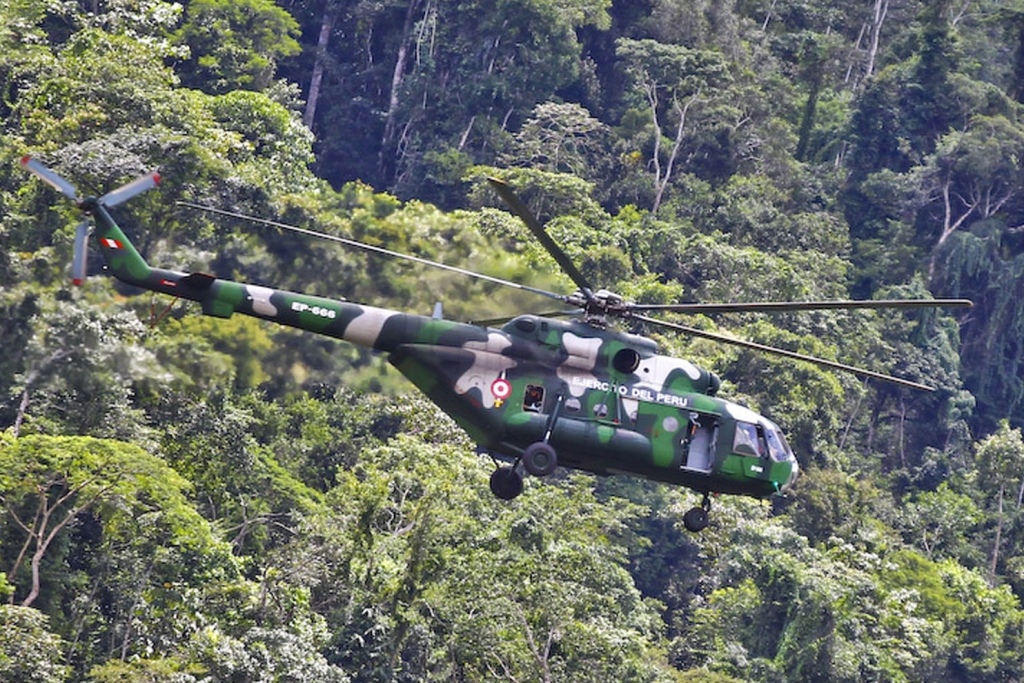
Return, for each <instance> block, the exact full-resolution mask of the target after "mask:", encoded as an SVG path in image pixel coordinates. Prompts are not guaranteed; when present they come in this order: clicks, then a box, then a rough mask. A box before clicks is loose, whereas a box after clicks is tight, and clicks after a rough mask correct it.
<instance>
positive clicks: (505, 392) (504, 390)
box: [491, 378, 512, 401]
mask: <svg viewBox="0 0 1024 683" xmlns="http://www.w3.org/2000/svg"><path fill="white" fill-rule="evenodd" d="M491 393H492V394H494V398H497V399H500V400H502V401H504V400H505V399H506V398H508V397H509V395H510V394H511V393H512V385H511V384H509V382H508V380H507V379H504V378H499V379H496V380H494V382H492V383H491Z"/></svg>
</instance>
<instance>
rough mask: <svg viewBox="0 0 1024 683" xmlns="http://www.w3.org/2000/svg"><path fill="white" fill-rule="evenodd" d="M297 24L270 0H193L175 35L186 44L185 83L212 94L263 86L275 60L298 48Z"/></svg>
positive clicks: (264, 87)
mask: <svg viewBox="0 0 1024 683" xmlns="http://www.w3.org/2000/svg"><path fill="white" fill-rule="evenodd" d="M298 34H299V25H298V23H297V22H296V21H295V19H294V18H293V17H292V16H291V15H290V14H288V12H287V11H286V10H284V9H282V8H281V7H278V6H277V5H275V4H274V3H273V2H272V1H271V0H242V1H241V2H234V1H233V2H225V1H224V0H192V1H191V2H189V3H188V5H187V9H186V12H185V23H184V25H183V26H182V27H181V29H180V30H179V31H178V35H177V40H178V41H180V42H181V43H182V44H184V45H187V46H188V50H189V58H188V62H186V65H185V66H184V68H183V69H182V70H181V71H182V75H183V79H184V82H185V84H186V85H188V86H190V87H193V88H197V89H200V90H204V91H206V92H210V93H214V94H222V93H227V92H230V91H232V90H236V89H241V90H257V91H258V90H265V89H267V87H269V86H270V84H271V81H272V80H273V78H274V72H275V70H276V68H277V63H278V62H279V61H280V60H281V59H283V58H286V57H290V56H293V55H295V54H297V53H298V52H299V51H300V49H301V48H300V46H299V43H298V42H297V41H296V40H295V39H296V37H298Z"/></svg>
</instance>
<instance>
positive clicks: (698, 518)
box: [683, 507, 708, 533]
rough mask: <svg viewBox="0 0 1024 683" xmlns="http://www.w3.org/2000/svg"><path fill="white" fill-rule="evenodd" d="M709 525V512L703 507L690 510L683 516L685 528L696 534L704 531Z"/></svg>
mask: <svg viewBox="0 0 1024 683" xmlns="http://www.w3.org/2000/svg"><path fill="white" fill-rule="evenodd" d="M707 525H708V511H707V510H705V509H704V508H702V507H697V508H690V509H689V510H687V511H686V514H685V515H683V526H685V527H686V530H687V531H692V532H694V533H696V532H698V531H703V530H704V529H705V528H706V527H707Z"/></svg>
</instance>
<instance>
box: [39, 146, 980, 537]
mask: <svg viewBox="0 0 1024 683" xmlns="http://www.w3.org/2000/svg"><path fill="white" fill-rule="evenodd" d="M21 163H22V165H23V166H24V167H25V168H26V169H27V170H29V171H31V172H32V173H34V174H35V175H37V176H38V177H39V178H40V179H42V180H43V181H44V182H46V183H47V184H49V185H50V186H52V187H53V188H55V189H56V190H58V191H59V192H61V193H62V194H64V195H65V196H66V197H68V198H69V199H71V200H72V201H75V202H76V203H77V205H78V207H79V209H80V210H81V211H82V212H83V213H84V214H86V220H84V221H83V222H82V223H81V224H79V226H78V228H77V230H76V237H75V246H74V261H73V264H72V279H73V281H74V282H75V283H81V282H82V281H83V280H84V278H85V274H86V249H87V240H88V237H89V234H90V232H93V233H94V236H95V239H96V243H97V245H98V247H99V251H100V253H101V254H102V256H103V259H104V261H105V265H106V268H107V269H108V270H109V272H110V273H111V274H112V275H113V276H114V277H116V278H117V279H119V280H121V281H123V282H125V283H127V284H129V285H134V286H136V287H139V288H141V289H144V290H150V291H154V292H160V293H164V294H169V295H171V296H174V297H180V298H183V299H188V300H193V301H197V302H199V303H200V304H201V306H202V311H203V313H204V314H205V315H210V316H215V317H220V318H228V317H230V316H231V315H233V314H234V313H241V314H243V315H249V316H253V317H256V318H262V319H264V320H268V321H271V322H275V323H279V324H282V325H287V326H291V327H296V328H300V329H303V330H308V331H310V332H314V333H317V334H322V335H327V336H330V337H335V338H338V339H342V340H345V341H347V342H350V343H353V344H358V345H360V346H364V347H368V348H370V349H373V350H375V351H378V352H381V353H383V354H386V355H387V359H388V361H389V362H390V363H391V364H392V365H393V366H394V367H396V368H397V369H398V370H399V371H400V372H401V373H402V374H403V375H405V376H406V377H407V378H408V379H409V380H411V381H412V383H413V384H414V385H416V386H417V387H418V388H419V389H420V390H421V391H423V392H424V393H425V394H426V395H427V396H428V397H429V398H430V399H431V400H432V401H433V402H434V403H436V404H437V405H438V406H439V407H440V408H441V409H442V410H443V411H444V412H445V413H447V414H448V415H450V416H451V417H452V418H453V419H454V420H455V422H456V423H457V424H458V425H459V426H460V427H461V428H462V429H463V430H465V431H466V432H467V433H468V434H469V436H470V437H471V438H472V439H473V440H474V441H475V442H476V443H477V444H478V445H479V447H480V449H481V451H483V452H485V453H488V454H490V455H491V457H492V458H493V460H494V462H495V469H494V471H493V473H492V474H491V478H490V488H491V491H492V492H493V493H494V495H495V496H497V497H498V498H501V499H505V500H511V499H513V498H515V497H516V496H518V495H519V494H520V493H522V490H523V478H524V475H525V474H529V475H532V476H535V477H545V476H548V475H550V474H552V473H553V472H554V471H555V469H556V468H557V467H558V466H564V467H567V468H574V469H580V470H586V471H589V472H592V473H595V474H598V475H611V474H629V475H634V476H639V477H645V478H648V479H652V480H655V481H660V482H666V483H669V484H676V485H682V486H685V487H688V488H690V489H692V490H694V491H696V492H698V493H700V494H702V495H703V498H702V501H701V504H700V505H698V506H695V507H693V508H692V509H690V510H689V511H687V513H686V514H685V515H684V524H685V526H686V528H687V529H689V530H690V531H700V530H702V529H704V528H705V527H706V526H707V524H708V512H709V511H710V507H711V502H710V501H711V498H710V496H711V494H719V493H721V494H739V495H747V496H753V497H756V498H767V497H770V496H772V495H775V494H780V493H783V492H785V491H786V490H787V489H789V487H791V486H792V484H793V482H794V481H795V480H796V478H797V475H798V473H799V466H798V464H797V459H796V456H795V455H794V454H793V451H792V449H791V448H790V446H789V444H788V443H787V442H786V438H785V436H784V435H783V432H782V430H781V429H780V428H779V426H778V425H776V424H775V423H773V422H772V421H771V420H769V419H767V418H765V417H764V416H762V415H759V414H758V413H756V412H754V411H753V410H751V409H749V408H746V407H744V406H742V405H739V404H737V403H734V402H730V401H728V400H725V399H723V398H719V397H718V396H716V394H717V392H718V390H719V387H720V385H721V380H720V379H719V377H718V376H717V375H715V374H714V373H713V372H710V371H708V370H706V369H704V368H701V367H699V366H697V365H695V364H694V363H691V362H689V361H686V360H683V359H679V358H672V357H669V356H665V355H661V354H659V353H658V346H657V344H656V343H655V342H654V341H652V340H651V339H648V338H646V337H642V336H638V335H636V334H631V333H627V332H622V331H618V330H616V329H614V328H612V327H610V325H609V323H610V322H611V321H613V320H615V319H621V320H625V321H637V322H641V323H644V324H647V325H654V326H659V327H662V328H667V329H670V330H674V331H678V332H682V333H686V334H690V335H696V336H700V337H705V338H710V339H713V340H716V341H721V342H726V343H729V344H737V345H740V346H744V347H748V348H753V349H757V350H759V351H764V352H768V353H773V354H778V355H782V356H785V357H788V358H792V359H795V360H799V361H805V362H810V363H815V364H818V365H821V366H825V367H828V368H831V369H836V370H842V371H846V372H852V373H856V374H858V375H861V376H864V377H869V378H873V379H876V380H880V381H885V382H891V383H895V384H898V385H902V386H906V387H911V388H914V389H922V390H930V387H927V386H925V385H923V384H919V383H917V382H913V381H909V380H906V379H900V378H897V377H892V376H889V375H885V374H881V373H877V372H874V371H871V370H866V369H863V368H856V367H852V366H849V365H845V364H842V363H837V362H834V361H830V360H826V359H822V358H816V357H812V356H806V355H803V354H799V353H795V352H792V351H788V350H785V349H779V348H775V347H770V346H765V345H762V344H757V343H754V342H749V341H743V340H739V339H735V338H733V337H726V336H722V335H718V334H714V333H709V332H706V331H703V330H699V329H695V328H691V327H688V326H684V325H680V324H677V323H672V322H668V321H664V320H659V319H656V318H652V317H649V315H647V314H649V313H656V312H659V311H662V312H665V311H668V312H678V313H725V312H741V311H742V312H748V311H767V312H771V311H798V310H822V309H876V308H903V309H914V308H930V307H962V306H970V305H971V302H970V301H967V300H961V299H924V300H907V299H898V300H877V301H811V302H766V303H726V304H690V303H684V304H669V305H647V304H639V303H632V302H628V301H625V300H624V299H623V298H622V297H620V296H618V295H616V294H614V293H612V292H609V291H607V290H604V289H596V288H594V287H593V286H592V285H591V283H590V282H588V280H587V278H586V277H584V276H583V274H582V273H581V272H580V271H579V270H578V269H577V268H576V266H575V265H574V264H573V262H572V261H571V260H570V259H569V257H568V256H567V254H566V253H565V252H564V251H563V250H562V249H561V248H560V247H559V246H558V244H557V243H555V241H554V240H553V239H552V238H551V237H550V236H549V235H548V233H547V232H546V231H545V229H544V227H543V226H542V225H541V224H540V222H539V221H538V220H537V219H536V217H535V216H534V215H533V214H532V213H531V212H530V210H529V209H528V208H527V207H526V206H525V205H524V204H523V203H522V201H521V200H520V199H519V198H518V197H517V196H516V194H515V193H514V192H513V191H512V189H511V188H510V187H509V186H508V185H506V184H505V183H503V182H502V181H500V180H497V179H491V180H490V182H491V184H492V186H493V187H494V189H495V190H496V192H497V193H498V194H499V195H500V196H501V197H502V199H503V200H504V201H505V202H506V203H507V204H508V205H509V206H510V208H511V209H512V210H513V212H514V213H516V214H517V215H518V216H519V217H520V218H521V219H522V220H523V221H524V222H525V223H526V225H527V226H528V227H529V229H530V231H531V232H532V233H533V235H534V236H535V237H536V238H537V239H538V240H539V241H540V243H541V244H542V245H543V246H544V247H545V249H546V250H547V251H548V252H549V253H550V255H551V256H552V257H553V258H554V260H555V262H556V263H557V264H558V265H559V266H560V267H561V268H562V270H563V271H564V272H565V273H566V274H567V275H568V276H569V277H570V278H571V279H572V281H573V282H574V283H575V284H576V286H577V287H578V290H577V291H576V292H574V293H573V294H570V295H564V294H558V293H554V292H548V291H545V290H542V289H537V288H533V287H529V286H526V285H522V284H519V283H515V282H510V281H506V280H502V279H500V278H495V277H491V276H488V275H484V274H481V273H475V272H473V271H468V270H464V269H461V268H456V267H453V266H448V265H445V264H441V263H436V262H433V261H427V260H425V259H420V258H418V257H414V256H409V255H405V254H400V253H397V252H393V251H390V250H387V249H384V248H381V247H375V246H371V245H367V244H363V243H360V242H355V241H352V240H347V239H345V238H341V237H336V236H332V235H324V234H321V233H316V232H314V231H310V230H305V229H303V228H297V227H294V226H288V225H284V224H280V223H277V222H274V221H268V220H265V219H258V218H252V217H245V218H249V219H250V220H256V221H259V222H263V223H267V224H270V225H274V226H276V227H279V228H284V229H289V230H294V231H298V232H302V233H307V234H313V235H316V236H319V237H324V238H327V239H330V240H334V241H337V242H342V243H344V244H347V245H350V246H355V247H359V248H361V249H365V250H369V251H373V252H378V253H381V254H385V255H388V256H391V257H396V258H404V259H408V260H412V261H415V262H418V263H422V264H426V265H430V266H433V267H438V268H443V269H446V270H449V271H455V272H459V273H462V274H465V275H468V276H472V277H475V278H480V279H483V280H486V281H489V282H492V283H498V284H501V285H505V286H509V287H515V288H517V289H520V290H526V291H529V292H533V293H535V294H538V295H540V296H543V297H547V298H550V299H555V300H557V301H560V302H562V303H563V304H564V305H566V306H568V307H571V308H572V310H571V311H570V312H569V313H571V315H572V316H573V317H571V318H570V319H567V320H563V319H560V317H559V316H557V315H556V314H546V315H530V314H526V315H519V316H517V317H514V318H511V319H510V320H508V321H507V322H505V324H504V325H502V326H501V327H500V328H496V327H488V326H484V325H475V324H470V323H463V322H456V321H453V320H446V319H444V318H443V317H442V316H441V315H440V312H439V310H438V309H435V312H434V315H431V316H424V315H416V314H411V313H403V312H399V311H394V310H388V309H383V308H376V307H373V306H365V305H360V304H356V303H351V302H349V301H346V300H344V299H329V298H324V297H319V296H312V295H308V294H303V293H299V292H289V291H283V290H278V289H274V288H271V287H266V286H262V285H255V284H245V283H240V282H235V281H231V280H225V279H220V278H217V277H215V276H213V275H209V274H206V273H200V272H195V273H185V272H179V271H175V270H165V269H163V268H155V267H153V266H150V265H149V264H148V263H147V262H146V260H145V259H144V258H143V257H142V256H141V255H140V254H139V252H138V251H137V250H136V248H135V246H134V245H133V244H132V242H131V241H130V240H129V239H128V238H127V237H126V236H125V234H124V232H123V231H122V230H121V228H120V227H119V226H118V225H117V223H116V222H115V221H114V219H113V218H112V217H111V215H110V213H109V211H108V209H110V208H111V207H113V206H116V205H117V204H120V203H122V202H124V201H126V200H127V199H130V198H131V197H134V196H135V195H137V194H139V193H141V192H143V191H145V190H147V189H149V188H151V187H153V186H155V185H156V184H157V183H158V182H159V176H158V175H157V174H155V173H153V174H149V175H145V176H142V177H141V178H138V179H136V180H134V181H132V182H130V183H128V184H127V185H124V186H122V187H120V188H118V189H116V190H114V191H112V192H110V193H108V194H106V195H103V196H102V197H84V198H80V197H79V196H78V194H77V191H76V189H75V187H74V186H73V185H72V184H71V183H70V182H68V181H67V180H65V179H63V178H61V177H60V176H58V175H57V174H56V173H55V172H53V171H52V170H50V169H48V168H47V167H46V166H44V165H43V164H42V163H40V162H39V161H37V160H36V159H33V158H31V157H24V158H23V159H22V160H21ZM190 206H196V207H198V208H203V209H206V210H212V211H214V212H215V213H220V214H223V215H226V216H235V217H239V214H234V213H232V212H227V211H221V210H218V209H211V208H210V207H199V206H198V205H190ZM89 218H92V219H93V222H94V223H95V229H94V230H92V231H90V227H89V223H90V221H89Z"/></svg>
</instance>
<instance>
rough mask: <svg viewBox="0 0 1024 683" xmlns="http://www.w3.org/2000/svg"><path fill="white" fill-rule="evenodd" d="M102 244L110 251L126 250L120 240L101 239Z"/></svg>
mask: <svg viewBox="0 0 1024 683" xmlns="http://www.w3.org/2000/svg"><path fill="white" fill-rule="evenodd" d="M100 244H102V245H103V246H105V247H107V248H108V249H124V245H123V244H121V242H120V241H119V240H114V239H110V238H109V237H101V238H100Z"/></svg>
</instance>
